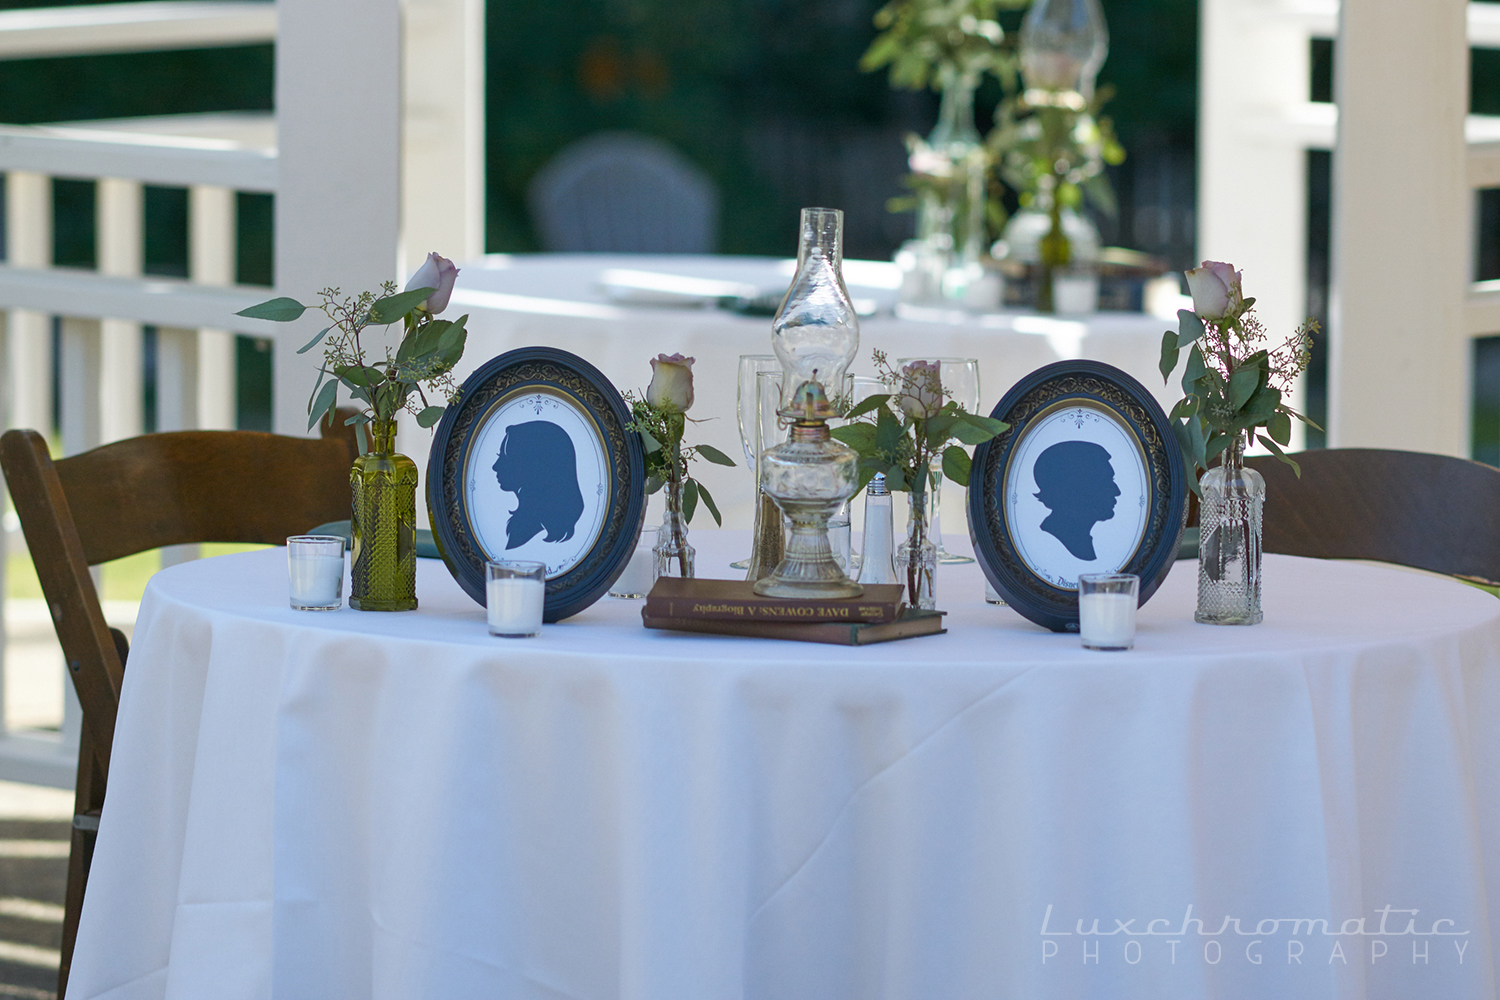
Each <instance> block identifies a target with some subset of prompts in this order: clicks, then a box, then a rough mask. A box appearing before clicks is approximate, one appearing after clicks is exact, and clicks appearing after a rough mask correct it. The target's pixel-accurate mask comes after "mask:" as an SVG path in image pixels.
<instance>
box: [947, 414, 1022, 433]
mask: <svg viewBox="0 0 1500 1000" xmlns="http://www.w3.org/2000/svg"><path fill="white" fill-rule="evenodd" d="M959 419H961V420H962V421H963V422H964V423H966V424H969V425H970V426H972V427H978V428H980V429H981V430H986V431H989V432H990V437H994V436H995V435H997V434H1004V433H1005V432H1006V431H1008V430H1010V424H1007V423H1006V422H1005V421H1004V420H997V419H996V418H994V417H983V416H980V415H979V414H977V413H963V414H960V415H959Z"/></svg>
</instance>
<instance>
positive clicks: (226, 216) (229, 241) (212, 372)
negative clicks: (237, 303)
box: [188, 184, 237, 431]
mask: <svg viewBox="0 0 1500 1000" xmlns="http://www.w3.org/2000/svg"><path fill="white" fill-rule="evenodd" d="M235 218H236V216H235V197H234V192H233V191H231V190H229V189H228V188H220V187H208V186H207V185H201V184H200V185H195V186H193V187H191V188H189V189H188V225H189V233H188V248H189V263H188V276H189V277H190V278H191V279H192V280H193V281H194V282H195V283H196V284H200V285H232V284H234V269H235ZM197 353H198V373H197V375H198V393H197V395H198V414H197V426H198V427H201V428H203V429H204V430H224V431H227V430H233V429H234V426H235V419H236V415H237V409H236V400H235V363H234V335H233V334H232V333H229V332H227V331H224V330H212V329H205V330H199V331H198V352H197Z"/></svg>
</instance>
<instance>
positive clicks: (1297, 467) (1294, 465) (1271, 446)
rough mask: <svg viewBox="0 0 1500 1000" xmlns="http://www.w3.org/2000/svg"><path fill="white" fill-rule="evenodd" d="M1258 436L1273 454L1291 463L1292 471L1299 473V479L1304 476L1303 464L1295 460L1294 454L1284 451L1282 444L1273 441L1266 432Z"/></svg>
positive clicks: (1288, 463)
mask: <svg viewBox="0 0 1500 1000" xmlns="http://www.w3.org/2000/svg"><path fill="white" fill-rule="evenodd" d="M1256 438H1257V440H1259V441H1260V443H1261V444H1263V445H1265V446H1266V448H1268V449H1269V450H1270V452H1271V454H1273V455H1275V456H1276V457H1277V458H1279V459H1281V460H1282V461H1283V462H1285V463H1286V464H1287V465H1290V466H1291V467H1292V471H1293V472H1294V473H1296V474H1297V478H1298V479H1301V478H1302V466H1300V465H1298V464H1297V463H1296V462H1295V461H1293V460H1292V456H1290V455H1288V454H1287V453H1286V452H1284V451H1282V450H1281V446H1280V445H1278V444H1277V443H1276V442H1275V441H1272V440H1271V439H1270V438H1268V437H1266V436H1265V435H1264V434H1257V435H1256Z"/></svg>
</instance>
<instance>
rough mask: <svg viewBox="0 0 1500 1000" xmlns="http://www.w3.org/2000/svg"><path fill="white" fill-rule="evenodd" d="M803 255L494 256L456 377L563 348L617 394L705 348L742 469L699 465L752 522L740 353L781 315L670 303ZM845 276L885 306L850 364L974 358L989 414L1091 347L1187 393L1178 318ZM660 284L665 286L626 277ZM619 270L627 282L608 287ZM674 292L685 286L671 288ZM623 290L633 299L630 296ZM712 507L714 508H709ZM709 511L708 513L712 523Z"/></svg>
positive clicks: (706, 415) (740, 520)
mask: <svg viewBox="0 0 1500 1000" xmlns="http://www.w3.org/2000/svg"><path fill="white" fill-rule="evenodd" d="M795 269H796V268H795V262H794V261H791V260H774V259H772V258H768V257H731V256H674V255H663V254H534V255H502V254H495V255H491V256H488V257H485V258H482V259H480V260H477V261H471V262H468V263H466V264H464V265H463V269H462V272H461V273H460V275H459V278H458V286H457V288H456V289H455V290H454V293H453V299H452V304H451V305H450V306H449V307H448V311H447V312H446V313H444V315H445V317H449V318H456V317H457V316H458V315H461V314H462V313H468V314H469V316H470V318H469V322H468V329H469V331H470V332H469V341H468V347H467V349H466V351H465V354H464V359H463V361H462V362H461V363H460V364H459V367H458V370H457V374H458V375H459V377H460V378H462V377H464V376H466V375H468V374H469V373H470V372H472V371H474V370H475V369H476V368H478V367H479V366H480V365H482V364H483V363H484V362H486V361H488V360H489V359H490V358H493V357H495V356H496V355H498V354H501V353H503V352H505V351H509V350H513V349H515V348H517V347H530V346H533V345H544V346H547V347H557V348H561V349H562V350H565V351H571V352H573V353H574V354H577V355H579V356H580V357H582V358H584V359H586V360H588V361H589V362H590V363H591V364H593V365H595V366H596V367H597V368H599V370H600V371H602V372H603V373H604V375H605V377H606V378H608V379H609V380H610V381H611V382H613V383H614V384H615V387H616V388H618V389H619V390H620V391H621V392H624V391H626V390H627V389H632V390H635V391H637V392H640V391H642V390H644V389H645V388H646V385H647V384H648V383H649V382H650V381H651V365H650V359H651V358H654V357H656V355H657V354H673V353H682V354H685V355H688V356H690V357H694V358H696V359H697V364H696V365H695V366H694V369H693V372H694V376H695V382H696V387H697V400H696V402H695V403H694V405H693V409H692V411H691V413H690V414H689V416H691V417H693V418H695V419H697V420H700V421H705V422H704V423H699V424H695V425H693V426H692V427H691V429H690V430H689V432H688V433H689V437H688V443H690V444H694V443H704V444H711V445H713V446H714V447H716V448H718V449H720V450H721V451H723V452H724V453H725V454H726V455H729V456H731V457H733V458H734V459H735V461H736V462H737V463H738V464H739V466H740V467H739V468H736V469H726V468H721V467H718V466H714V465H710V464H709V463H707V462H700V463H698V465H697V467H695V469H694V473H693V474H694V475H695V476H698V477H699V478H700V479H702V481H703V482H704V484H705V485H706V486H707V487H708V488H709V490H710V492H711V493H712V494H713V497H714V499H715V500H716V501H717V502H718V504H719V507H720V509H721V511H722V512H723V514H724V516H725V526H726V527H736V528H749V527H750V525H751V523H752V522H753V521H754V517H755V510H754V499H755V494H754V487H753V481H752V479H751V476H750V473H749V472H747V471H746V470H745V468H744V464H745V460H744V452H743V449H742V448H741V447H740V438H739V428H738V424H737V423H736V419H735V415H736V409H735V382H736V375H737V366H738V363H739V356H740V355H742V354H770V353H771V318H770V317H769V316H743V315H739V314H737V313H733V312H729V311H726V310H724V309H719V308H716V307H714V306H712V305H697V306H694V305H682V304H679V305H670V304H663V303H664V302H671V301H677V302H692V301H694V296H695V295H696V296H698V297H699V300H712V298H713V293H715V292H717V293H721V294H728V293H730V292H735V291H738V292H740V293H760V292H769V293H773V294H777V295H779V294H780V293H784V292H785V291H786V288H787V286H788V284H790V282H791V278H792V274H793V272H794V271H795ZM844 276H845V280H846V283H847V284H848V286H849V293H850V295H851V297H852V298H854V299H855V300H856V302H858V303H860V304H862V305H864V306H866V307H867V308H874V309H876V310H877V313H876V315H873V316H868V317H865V318H863V319H861V320H860V345H859V356H858V358H857V359H856V361H855V364H854V366H853V367H852V368H851V371H853V372H855V373H857V374H861V375H873V374H875V368H874V365H873V363H872V361H871V351H873V350H875V349H879V350H882V351H885V352H886V354H888V355H889V356H890V359H891V361H892V362H894V361H895V360H896V359H897V358H902V357H917V356H930V357H939V356H943V357H963V358H978V359H979V366H980V380H981V384H980V390H981V398H980V405H981V407H982V408H983V410H984V412H985V413H988V412H989V411H990V409H991V408H992V407H994V405H995V404H996V403H998V402H999V401H1000V397H1001V396H1003V395H1004V394H1005V391H1006V390H1007V389H1009V388H1010V387H1011V386H1012V385H1014V384H1015V383H1016V382H1017V381H1019V380H1020V379H1021V378H1022V377H1023V376H1025V375H1027V374H1029V373H1030V372H1032V371H1034V370H1036V369H1037V368H1040V367H1041V366H1043V365H1046V364H1051V363H1052V362H1054V361H1060V360H1064V359H1075V358H1088V359H1092V360H1095V361H1104V362H1107V363H1109V364H1112V365H1115V366H1116V367H1119V368H1122V369H1124V370H1125V371H1127V372H1129V373H1130V374H1131V375H1133V376H1135V377H1136V378H1137V379H1139V380H1140V381H1141V382H1142V383H1143V384H1144V385H1146V387H1147V388H1149V389H1150V390H1151V391H1152V392H1154V393H1156V395H1157V398H1158V399H1160V400H1161V401H1162V403H1163V405H1164V406H1165V407H1168V408H1170V407H1171V405H1172V404H1173V403H1174V402H1176V400H1177V399H1178V398H1180V397H1181V395H1182V393H1181V392H1180V391H1178V390H1179V389H1180V387H1179V386H1177V385H1176V384H1175V383H1174V384H1173V385H1172V386H1171V387H1170V389H1169V387H1167V386H1166V385H1164V384H1163V382H1162V377H1161V373H1160V372H1159V371H1158V370H1157V367H1156V366H1157V359H1158V358H1159V357H1160V355H1161V337H1162V332H1163V331H1164V330H1166V329H1167V328H1168V327H1172V328H1174V329H1175V328H1176V324H1177V321H1176V320H1175V319H1172V320H1164V319H1160V318H1156V317H1152V316H1147V315H1144V314H1141V313H1096V314H1093V315H1090V316H1086V317H1066V316H1063V317H1052V316H1037V315H1031V314H1024V313H989V314H981V315H973V314H970V313H966V312H964V311H962V310H960V309H909V308H903V309H902V311H901V315H900V316H897V315H895V314H894V313H893V311H892V310H893V309H894V307H895V304H896V297H897V290H898V288H899V286H900V274H899V272H898V271H897V270H896V267H895V265H894V264H889V263H885V262H879V261H857V260H855V261H846V262H845V266H844ZM653 278H654V279H656V282H655V283H656V284H658V285H661V286H663V287H664V288H665V289H666V291H657V292H655V293H653V292H651V291H650V290H649V289H646V288H640V287H635V288H631V287H629V284H628V283H631V282H633V283H634V284H635V285H637V286H638V285H640V284H648V285H649V284H652V283H653V281H652V279H653ZM611 282H619V283H620V284H614V285H612V286H611V287H613V288H614V289H615V291H616V293H617V294H615V295H611V294H609V293H608V292H607V291H606V287H607V285H609V284H610V283H611ZM674 290H675V291H674ZM622 299H623V301H622ZM399 446H400V449H401V450H402V451H403V452H404V453H405V454H408V455H411V456H412V457H414V458H416V459H417V461H418V463H419V464H421V465H425V464H426V460H427V453H428V449H429V448H430V447H431V432H429V431H424V430H421V429H420V428H418V427H417V425H416V422H415V421H414V420H406V421H404V422H403V424H402V427H401V434H400V439H399ZM963 495H964V491H963V490H961V489H958V488H956V487H955V488H953V489H949V490H946V491H945V493H944V497H943V507H944V512H945V516H946V520H945V521H944V523H945V524H948V525H950V526H957V525H961V524H963V518H964V514H963ZM704 517H705V518H706V517H707V515H704ZM701 523H705V524H707V523H711V522H710V521H707V520H705V521H703V522H701Z"/></svg>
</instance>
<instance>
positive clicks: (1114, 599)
mask: <svg viewBox="0 0 1500 1000" xmlns="http://www.w3.org/2000/svg"><path fill="white" fill-rule="evenodd" d="M1135 605H1136V597H1135V595H1134V594H1110V593H1095V594H1080V595H1079V597H1078V635H1079V637H1080V638H1081V639H1082V640H1083V644H1084V645H1085V646H1088V647H1089V648H1091V649H1129V648H1130V647H1131V646H1133V645H1135Z"/></svg>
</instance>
